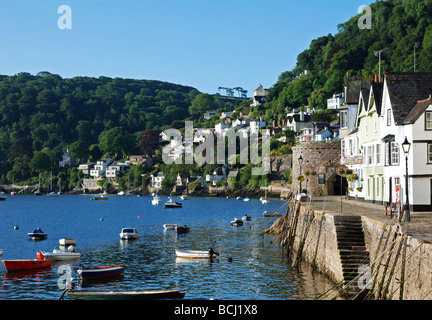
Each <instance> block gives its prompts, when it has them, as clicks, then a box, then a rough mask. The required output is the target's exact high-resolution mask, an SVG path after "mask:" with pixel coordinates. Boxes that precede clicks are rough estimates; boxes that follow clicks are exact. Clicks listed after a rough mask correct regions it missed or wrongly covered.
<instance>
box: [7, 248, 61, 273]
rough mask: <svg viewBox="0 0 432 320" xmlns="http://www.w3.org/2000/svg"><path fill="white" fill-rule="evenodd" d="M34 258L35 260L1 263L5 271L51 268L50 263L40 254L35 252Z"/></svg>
mask: <svg viewBox="0 0 432 320" xmlns="http://www.w3.org/2000/svg"><path fill="white" fill-rule="evenodd" d="M36 256H37V259H18V260H2V262H3V264H4V266H5V268H6V270H7V271H20V270H31V269H40V268H50V267H51V264H52V261H51V260H47V259H45V258H44V257H43V255H42V253H41V252H37V254H36Z"/></svg>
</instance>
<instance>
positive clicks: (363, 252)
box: [334, 216, 370, 296]
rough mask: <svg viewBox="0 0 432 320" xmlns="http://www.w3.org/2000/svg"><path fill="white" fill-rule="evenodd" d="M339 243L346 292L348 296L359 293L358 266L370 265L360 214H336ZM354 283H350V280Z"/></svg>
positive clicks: (335, 220)
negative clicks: (356, 279)
mask: <svg viewBox="0 0 432 320" xmlns="http://www.w3.org/2000/svg"><path fill="white" fill-rule="evenodd" d="M334 222H335V227H336V236H337V245H338V250H339V255H340V259H341V264H342V273H343V277H344V286H347V285H348V288H347V290H345V292H346V293H347V295H348V296H350V295H351V296H353V295H355V294H357V293H358V292H359V291H360V289H359V288H358V286H357V281H355V280H354V279H355V278H356V277H358V275H359V273H358V268H359V267H360V266H362V265H369V262H370V260H369V252H368V251H367V249H366V244H365V239H364V232H363V225H362V220H361V217H360V216H334ZM352 280H354V281H353V283H351V284H350V281H352Z"/></svg>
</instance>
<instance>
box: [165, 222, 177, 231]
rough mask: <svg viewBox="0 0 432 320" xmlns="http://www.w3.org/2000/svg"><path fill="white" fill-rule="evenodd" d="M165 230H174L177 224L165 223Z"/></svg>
mask: <svg viewBox="0 0 432 320" xmlns="http://www.w3.org/2000/svg"><path fill="white" fill-rule="evenodd" d="M163 227H164V229H165V230H175V229H176V227H177V225H176V224H172V223H166V224H164V225H163Z"/></svg>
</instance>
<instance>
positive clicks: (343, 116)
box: [340, 111, 348, 128]
mask: <svg viewBox="0 0 432 320" xmlns="http://www.w3.org/2000/svg"><path fill="white" fill-rule="evenodd" d="M347 117H348V111H342V112H341V113H340V126H341V128H346V127H347V126H348V121H347Z"/></svg>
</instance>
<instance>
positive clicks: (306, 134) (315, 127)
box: [298, 122, 332, 143]
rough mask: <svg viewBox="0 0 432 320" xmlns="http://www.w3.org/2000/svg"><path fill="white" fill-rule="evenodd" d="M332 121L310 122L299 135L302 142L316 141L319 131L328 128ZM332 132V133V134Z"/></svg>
mask: <svg viewBox="0 0 432 320" xmlns="http://www.w3.org/2000/svg"><path fill="white" fill-rule="evenodd" d="M329 127H330V123H328V122H310V123H309V124H308V125H307V126H305V127H304V128H302V129H301V134H300V135H299V137H298V141H299V142H300V143H304V142H315V135H316V133H317V132H319V131H321V130H324V129H328V128H329ZM331 135H332V133H331V134H330V136H331Z"/></svg>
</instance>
